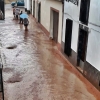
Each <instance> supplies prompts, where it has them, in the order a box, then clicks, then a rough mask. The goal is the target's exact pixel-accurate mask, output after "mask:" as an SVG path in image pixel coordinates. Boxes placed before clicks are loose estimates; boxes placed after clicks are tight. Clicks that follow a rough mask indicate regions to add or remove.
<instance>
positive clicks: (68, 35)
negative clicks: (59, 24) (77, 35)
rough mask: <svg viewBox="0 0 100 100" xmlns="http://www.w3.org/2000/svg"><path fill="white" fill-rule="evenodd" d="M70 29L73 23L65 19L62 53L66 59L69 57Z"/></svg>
mask: <svg viewBox="0 0 100 100" xmlns="http://www.w3.org/2000/svg"><path fill="white" fill-rule="evenodd" d="M72 27H73V21H72V20H70V19H66V29H65V48H64V53H65V54H66V55H67V56H68V57H69V56H71V38H72Z"/></svg>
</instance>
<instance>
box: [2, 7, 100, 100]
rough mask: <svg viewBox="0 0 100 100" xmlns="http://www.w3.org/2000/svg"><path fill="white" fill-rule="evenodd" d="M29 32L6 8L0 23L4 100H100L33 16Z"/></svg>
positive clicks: (30, 20)
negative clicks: (4, 17) (62, 55)
mask: <svg viewBox="0 0 100 100" xmlns="http://www.w3.org/2000/svg"><path fill="white" fill-rule="evenodd" d="M28 29H29V30H28V31H27V32H25V31H24V26H23V25H22V24H19V21H17V20H13V14H12V9H11V8H9V7H7V8H6V19H5V21H4V22H2V23H0V45H1V47H0V48H1V57H2V62H3V81H4V97H5V100H100V99H99V98H98V97H96V94H95V93H94V92H93V91H92V89H91V88H90V87H89V86H87V85H86V84H85V83H84V82H83V81H82V80H80V78H79V77H77V75H75V72H73V71H74V70H75V68H72V67H71V65H69V63H67V61H66V60H64V59H63V58H62V57H61V56H60V53H59V50H58V49H57V47H56V44H55V43H54V42H53V41H52V40H50V39H49V37H48V36H47V35H46V34H45V33H44V32H43V31H42V30H41V29H40V28H39V26H38V24H37V23H36V22H35V20H34V18H33V17H32V16H31V15H30V16H29V26H28ZM93 93H94V94H93Z"/></svg>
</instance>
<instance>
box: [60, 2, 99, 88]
mask: <svg viewBox="0 0 100 100" xmlns="http://www.w3.org/2000/svg"><path fill="white" fill-rule="evenodd" d="M99 5H100V1H99V0H64V17H63V34H62V45H61V48H62V51H63V53H64V55H65V56H66V58H67V59H68V60H69V61H70V62H71V63H72V64H73V65H74V66H75V67H76V68H78V69H79V70H80V71H81V72H82V73H83V74H84V75H85V76H86V78H87V79H88V80H89V81H90V82H92V83H93V84H94V85H95V86H96V87H97V88H98V89H99V88H100V52H99V51H100V6H99Z"/></svg>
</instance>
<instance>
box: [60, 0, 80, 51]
mask: <svg viewBox="0 0 100 100" xmlns="http://www.w3.org/2000/svg"><path fill="white" fill-rule="evenodd" d="M64 4H65V5H64V20H63V35H62V41H63V42H64V43H65V29H66V19H67V18H69V19H71V20H72V21H73V28H72V42H71V48H72V50H74V51H75V52H77V42H78V30H79V12H80V0H79V4H78V6H77V5H74V4H73V3H71V2H66V1H64Z"/></svg>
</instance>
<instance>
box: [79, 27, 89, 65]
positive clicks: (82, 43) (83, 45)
mask: <svg viewBox="0 0 100 100" xmlns="http://www.w3.org/2000/svg"><path fill="white" fill-rule="evenodd" d="M87 40H88V31H86V30H84V29H81V28H80V26H79V38H78V53H77V66H80V64H81V62H83V63H84V62H85V60H86V51H87ZM82 67H83V66H82Z"/></svg>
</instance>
